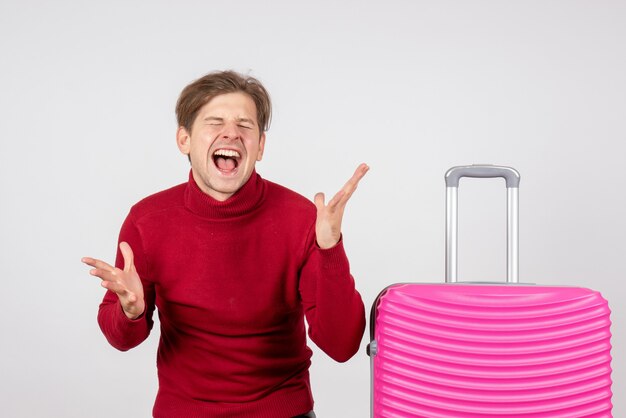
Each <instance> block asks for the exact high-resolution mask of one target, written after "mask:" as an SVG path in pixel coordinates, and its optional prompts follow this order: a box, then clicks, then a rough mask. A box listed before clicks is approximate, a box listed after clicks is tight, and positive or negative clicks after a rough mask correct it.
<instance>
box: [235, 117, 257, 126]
mask: <svg viewBox="0 0 626 418" xmlns="http://www.w3.org/2000/svg"><path fill="white" fill-rule="evenodd" d="M237 122H247V123H251V124H253V125H254V120H253V119H248V118H237Z"/></svg>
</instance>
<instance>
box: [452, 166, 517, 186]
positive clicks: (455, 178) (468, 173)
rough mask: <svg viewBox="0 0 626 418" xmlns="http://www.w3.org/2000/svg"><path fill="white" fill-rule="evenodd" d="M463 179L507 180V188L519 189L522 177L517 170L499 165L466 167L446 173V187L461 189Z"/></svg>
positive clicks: (455, 168)
mask: <svg viewBox="0 0 626 418" xmlns="http://www.w3.org/2000/svg"><path fill="white" fill-rule="evenodd" d="M461 177H479V178H494V177H502V178H504V180H506V187H507V188H510V187H519V179H520V175H519V173H518V172H517V170H516V169H514V168H511V167H502V166H497V165H464V166H458V167H452V168H451V169H449V170H448V171H447V172H446V187H459V180H460V179H461Z"/></svg>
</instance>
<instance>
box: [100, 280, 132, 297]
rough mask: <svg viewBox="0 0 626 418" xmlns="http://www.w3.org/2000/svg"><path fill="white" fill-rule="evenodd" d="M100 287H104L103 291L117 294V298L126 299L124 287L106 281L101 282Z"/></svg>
mask: <svg viewBox="0 0 626 418" xmlns="http://www.w3.org/2000/svg"><path fill="white" fill-rule="evenodd" d="M100 285H101V286H102V287H104V288H105V289H107V290H110V291H111V292H113V293H115V294H117V296H118V297H120V298H123V297H126V295H127V294H128V293H129V292H128V289H126V287H124V286H123V285H122V284H120V283H117V282H110V281H107V280H103V281H102V283H100Z"/></svg>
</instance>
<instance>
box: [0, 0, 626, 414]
mask: <svg viewBox="0 0 626 418" xmlns="http://www.w3.org/2000/svg"><path fill="white" fill-rule="evenodd" d="M624 22H626V3H625V2H623V1H600V0H598V1H565V0H560V1H557V0H555V1H495V0H494V1H484V0H483V1H460V0H459V1H409V0H406V1H399V0H390V1H386V2H373V1H369V2H368V1H344V2H331V1H321V2H320V1H316V2H313V1H309V2H304V1H274V2H259V1H252V0H242V1H239V2H227V1H220V2H217V1H206V0H205V1H190V0H185V1H178V2H167V1H111V0H109V1H106V2H105V1H100V2H84V1H78V0H73V1H72V0H61V1H56V2H46V1H33V0H20V1H17V0H14V1H11V0H3V1H2V2H1V3H0V57H1V58H0V59H1V65H0V159H1V161H0V190H1V196H0V239H1V246H2V251H0V266H2V280H1V282H0V283H2V286H1V288H0V332H1V334H0V335H2V342H1V343H0V405H1V407H0V408H1V409H2V413H1V414H2V416H6V417H95V418H97V417H109V416H119V417H145V416H149V414H150V410H151V406H152V402H153V398H154V395H155V390H156V374H155V373H156V371H155V366H154V364H155V350H156V343H157V335H156V334H157V333H154V334H153V335H152V336H151V337H150V339H149V340H148V341H147V342H146V343H144V344H143V345H142V346H140V347H138V348H136V349H134V350H131V351H130V352H128V353H118V352H117V351H115V350H114V349H113V348H111V347H110V346H109V345H108V344H107V343H106V341H105V340H104V338H103V337H102V336H101V334H100V331H99V329H98V326H97V324H96V320H95V316H96V312H97V306H98V303H99V302H100V299H101V297H102V294H103V290H102V288H100V286H99V285H98V283H97V279H94V278H92V277H90V276H89V275H88V274H87V268H85V266H83V265H82V264H81V263H80V258H81V256H84V255H92V256H96V257H101V258H105V259H108V260H112V259H113V256H114V251H115V242H116V237H117V233H118V230H119V226H120V225H121V222H122V220H123V218H124V217H125V215H126V213H127V210H128V208H129V207H130V206H131V204H133V203H134V202H135V201H137V200H138V199H140V198H142V197H144V196H146V195H148V194H150V193H153V192H155V191H158V190H160V189H163V188H166V187H168V186H171V185H173V184H177V183H180V182H183V181H185V180H186V178H187V172H188V163H187V161H186V158H184V157H183V156H181V155H179V154H178V150H177V149H176V146H175V142H174V133H175V128H176V125H175V118H174V111H173V109H174V104H175V100H176V98H177V95H178V93H179V92H180V90H181V89H182V87H184V86H185V85H186V84H187V83H188V82H190V81H192V80H193V79H195V78H197V77H199V76H201V75H203V74H204V73H206V72H209V71H211V70H216V69H235V70H238V71H243V72H250V73H251V74H252V75H254V76H256V77H258V78H260V79H261V80H262V81H263V82H264V83H265V84H266V86H267V87H268V89H269V90H270V92H271V94H272V97H273V100H274V104H275V108H274V109H275V116H274V119H273V125H272V128H271V129H270V131H269V133H268V140H267V148H266V155H265V159H264V161H263V162H262V163H261V164H260V165H259V166H258V171H259V172H260V173H261V174H262V175H263V176H264V177H265V178H268V179H271V180H274V181H277V182H279V183H282V184H284V185H286V186H288V187H291V188H293V189H295V190H297V191H299V192H300V193H302V194H304V195H306V196H311V197H312V196H313V194H314V193H315V192H317V191H325V192H327V193H333V192H335V191H336V190H337V189H338V188H339V187H340V186H341V185H342V184H343V182H344V181H345V180H346V179H347V178H348V177H349V176H350V174H351V173H352V171H353V169H354V168H355V167H356V165H357V164H358V163H359V162H361V161H365V162H367V163H369V165H370V166H371V171H370V173H368V175H367V177H366V178H365V179H364V180H363V182H362V185H361V186H360V188H359V190H358V192H357V193H356V194H355V195H354V197H353V200H352V201H351V202H350V205H349V208H348V211H347V214H346V220H345V230H344V232H345V243H346V247H347V250H348V253H349V256H350V259H351V264H352V268H353V273H354V275H355V277H356V278H357V284H358V288H359V290H360V291H361V293H362V295H363V297H364V300H365V303H366V305H367V306H368V307H369V306H371V303H372V301H373V300H374V298H375V297H376V295H377V293H378V292H379V291H380V290H381V289H382V288H383V287H385V286H386V285H388V284H391V283H393V282H398V281H420V282H428V281H431V282H432V281H434V282H440V281H442V280H443V268H444V210H443V208H444V206H443V205H444V197H445V192H444V183H443V174H444V172H445V170H446V169H447V168H449V167H451V166H453V165H458V164H470V163H483V162H488V163H496V164H503V165H511V166H513V167H515V168H517V169H518V170H519V171H520V172H521V174H522V183H521V194H520V199H521V200H520V202H521V217H522V218H521V229H520V235H521V277H522V279H523V280H525V281H533V282H538V283H543V284H572V285H578V286H585V287H592V288H595V289H597V290H600V291H601V292H602V293H603V294H604V295H605V297H607V298H608V299H609V301H610V304H611V307H612V309H613V333H614V337H613V345H614V348H613V355H614V362H613V366H614V374H613V378H614V386H613V390H614V393H616V394H622V393H625V392H626V364H625V360H624V356H623V354H622V353H623V352H624V350H625V349H626V338H625V336H624V334H625V332H624V330H625V325H626V312H625V311H626V308H625V304H624V303H623V300H624V296H625V291H624V289H625V285H624V283H625V282H626V278H625V277H624V276H625V275H624V268H623V261H622V260H623V259H624V253H625V250H626V245H625V244H624V238H623V237H624V235H625V234H626V221H625V217H624V212H625V209H626V200H625V198H624V193H623V192H622V188H623V183H624V180H626V175H625V174H624V167H623V158H624V155H625V152H624V146H623V143H624V141H625V140H626V123H625V121H626V117H625V116H626V81H625V80H626V77H624V74H626V42H625V40H626V24H625V23H624ZM504 196H505V192H504V187H503V186H502V183H501V182H500V181H496V180H494V181H485V182H483V183H477V182H475V181H471V180H464V181H462V188H461V192H460V205H461V243H460V244H461V259H460V263H461V277H462V278H464V279H498V278H501V277H502V276H503V275H504V272H505V267H504V258H505V251H504V224H503V222H504V221H503V220H504ZM364 347H365V339H364V342H363V350H362V351H361V352H360V353H359V354H358V355H357V356H355V358H354V359H353V360H351V361H350V362H349V363H348V364H346V365H339V364H335V363H333V362H332V361H330V360H327V359H326V358H324V355H323V354H322V353H321V352H319V351H318V350H316V352H315V356H314V365H313V368H312V378H313V385H314V391H315V392H314V393H315V396H316V400H317V403H316V410H317V412H318V415H319V416H320V417H322V418H333V417H352V418H362V417H365V416H368V414H369V412H368V411H369V364H368V357H367V356H366V355H365V351H364ZM614 404H615V408H614V414H615V416H616V417H619V416H626V401H625V400H624V398H623V397H622V396H615V397H614Z"/></svg>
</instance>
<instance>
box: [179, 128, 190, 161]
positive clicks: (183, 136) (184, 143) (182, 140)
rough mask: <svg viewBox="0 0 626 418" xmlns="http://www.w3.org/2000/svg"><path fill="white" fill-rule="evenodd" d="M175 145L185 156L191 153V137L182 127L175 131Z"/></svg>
mask: <svg viewBox="0 0 626 418" xmlns="http://www.w3.org/2000/svg"><path fill="white" fill-rule="evenodd" d="M176 145H178V149H179V150H180V152H182V153H183V154H185V155H189V152H190V151H191V135H190V134H189V132H187V129H185V127H184V126H179V127H178V131H176Z"/></svg>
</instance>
